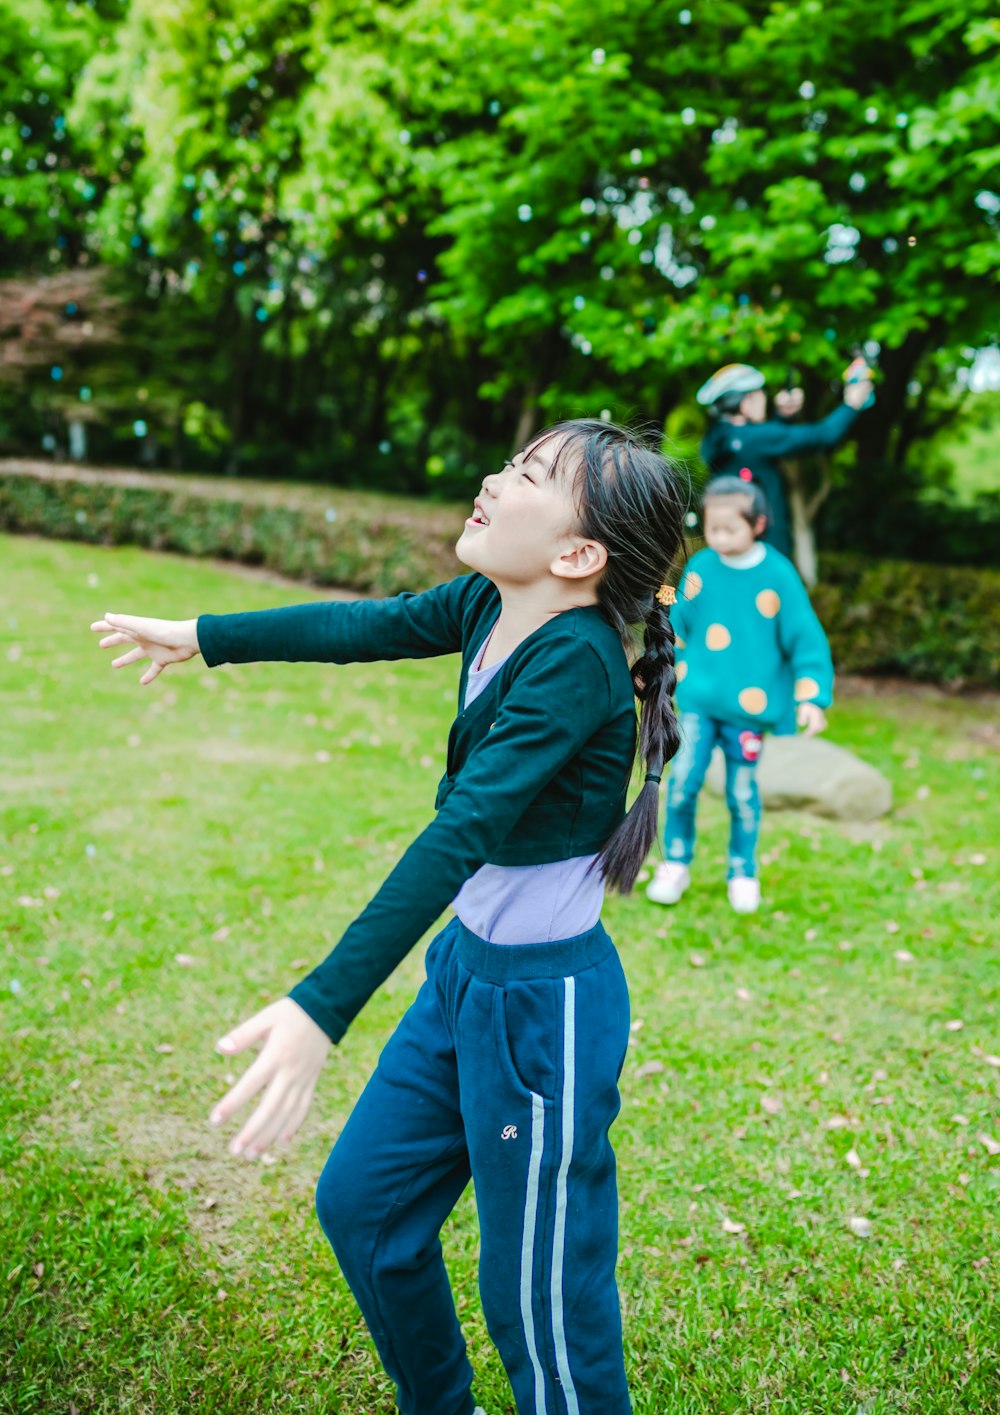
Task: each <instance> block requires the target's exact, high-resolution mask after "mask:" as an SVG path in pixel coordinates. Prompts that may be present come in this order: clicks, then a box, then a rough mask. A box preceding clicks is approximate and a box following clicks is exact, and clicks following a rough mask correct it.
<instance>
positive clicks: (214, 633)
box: [198, 575, 496, 668]
mask: <svg viewBox="0 0 1000 1415" xmlns="http://www.w3.org/2000/svg"><path fill="white" fill-rule="evenodd" d="M489 591H492V592H493V594H494V595H495V594H496V591H495V590H493V587H492V585H490V584H489V582H488V581H486V580H484V579H483V577H482V576H481V575H462V576H460V577H459V578H458V579H457V580H451V581H449V582H448V583H447V584H443V585H437V586H436V587H435V588H434V589H432V590H427V591H425V592H424V593H423V594H399V595H395V596H393V597H392V598H391V599H359V600H348V601H338V600H319V601H316V602H314V603H312V604H296V605H290V606H289V607H288V608H284V609H262V610H258V611H256V612H253V613H250V614H222V615H216V614H203V615H201V616H200V618H199V620H198V644H199V646H200V648H201V653H202V656H203V658H204V660H205V662H206V663H207V664H208V666H209V667H210V668H215V667H216V666H217V665H218V664H220V663H260V662H263V661H265V660H276V661H281V662H285V663H372V662H374V661H376V660H384V659H399V658H430V657H432V656H434V655H435V654H447V653H457V652H458V651H459V650H460V649H461V648H462V628H463V620H464V617H465V614H466V612H467V610H468V608H469V606H470V603H471V602H472V601H473V600H475V599H478V598H479V596H480V595H483V594H488V593H489Z"/></svg>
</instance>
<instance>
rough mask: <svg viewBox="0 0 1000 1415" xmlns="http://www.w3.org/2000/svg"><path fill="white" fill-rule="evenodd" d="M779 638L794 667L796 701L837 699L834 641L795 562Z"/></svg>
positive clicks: (786, 586) (821, 704) (787, 578)
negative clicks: (817, 611) (834, 690)
mask: <svg viewBox="0 0 1000 1415" xmlns="http://www.w3.org/2000/svg"><path fill="white" fill-rule="evenodd" d="M778 642H779V644H780V646H781V651H782V654H783V655H784V657H785V658H786V659H787V661H788V663H789V665H790V667H791V670H792V677H793V679H794V694H795V701H796V703H816V704H817V706H819V707H821V708H827V707H829V706H830V704H831V703H832V701H833V660H832V659H831V657H830V645H829V642H828V640H827V637H826V634H825V633H824V632H823V626H822V624H821V623H820V622H819V619H818V617H817V615H816V611H815V610H814V609H813V607H812V604H811V603H810V601H809V595H808V593H807V592H806V587H805V585H804V584H803V583H802V581H801V580H800V579H799V576H798V574H797V572H796V571H795V569H794V567H792V566H791V565H789V567H788V574H787V575H786V576H785V584H784V586H783V588H782V591H781V610H780V611H779V614H778Z"/></svg>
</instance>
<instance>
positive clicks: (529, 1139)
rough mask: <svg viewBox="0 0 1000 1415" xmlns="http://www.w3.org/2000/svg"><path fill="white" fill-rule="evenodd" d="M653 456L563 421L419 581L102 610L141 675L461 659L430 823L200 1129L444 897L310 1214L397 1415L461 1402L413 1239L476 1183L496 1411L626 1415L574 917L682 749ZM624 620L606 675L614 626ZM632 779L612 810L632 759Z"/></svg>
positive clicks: (344, 1012) (346, 1011)
mask: <svg viewBox="0 0 1000 1415" xmlns="http://www.w3.org/2000/svg"><path fill="white" fill-rule="evenodd" d="M684 510H685V497H684V495H683V493H682V490H681V484H680V478H679V476H678V473H677V471H676V469H675V468H674V467H673V466H672V465H671V464H670V463H668V462H667V461H665V460H664V458H662V457H661V456H660V455H659V454H658V453H657V452H655V451H653V450H652V449H651V448H649V447H647V446H646V445H644V443H643V442H642V440H641V439H640V438H638V437H637V436H635V435H633V434H632V433H630V432H627V431H625V430H622V429H620V428H616V427H612V426H610V425H607V424H605V423H602V422H596V421H589V420H581V421H574V422H566V423H561V424H559V425H558V426H557V427H553V428H550V429H548V430H547V431H545V432H543V433H541V434H539V436H537V437H535V438H534V439H533V440H532V441H531V442H530V443H528V444H527V446H525V447H524V448H523V449H522V450H521V451H519V452H518V453H517V454H516V455H515V456H514V457H513V458H512V460H511V461H510V462H508V463H507V464H506V465H505V466H504V467H503V469H502V470H501V471H499V472H495V473H493V474H491V475H489V476H487V477H485V478H484V480H483V484H482V490H481V491H480V493H479V495H478V496H477V497H476V500H475V505H474V510H473V514H472V515H471V516H470V517H469V519H468V520H467V521H466V523H465V527H464V529H463V531H462V534H461V537H460V539H459V541H458V545H457V552H458V556H459V558H460V560H462V561H463V562H464V563H465V564H466V565H467V566H468V567H469V569H470V570H471V571H472V573H471V574H468V575H465V576H462V577H460V578H459V579H456V580H453V581H452V582H451V583H449V584H444V585H439V586H438V587H437V588H436V589H433V590H429V591H427V593H425V594H419V595H410V594H403V595H399V596H397V597H395V598H393V599H388V600H382V601H358V602H354V603H346V604H345V603H313V604H307V605H302V606H298V607H292V608H287V609H277V610H266V611H263V612H261V613H252V614H236V615H226V616H221V617H216V616H212V615H203V616H201V617H200V618H199V619H197V620H193V619H192V620H184V621H167V620H156V619H144V618H137V617H133V616H130V615H119V614H108V615H106V616H105V618H104V619H103V620H101V621H100V622H99V623H97V624H96V625H94V628H95V629H97V630H98V631H100V632H101V633H102V634H104V635H105V637H104V638H102V640H101V643H102V646H108V647H111V646H118V645H122V644H127V645H129V648H128V651H127V652H125V653H124V654H122V655H121V656H120V657H119V658H117V659H116V660H115V666H116V667H121V666H124V665H126V664H129V663H133V662H136V661H138V660H139V659H142V658H147V657H148V658H150V659H151V660H152V662H151V664H150V665H149V666H148V667H147V668H146V670H145V671H144V673H143V675H142V678H141V680H140V681H141V682H143V683H150V682H152V681H153V680H154V679H155V678H156V677H157V675H158V674H159V673H160V672H162V670H163V669H164V668H165V667H166V666H167V665H169V664H173V663H177V662H181V661H183V660H184V659H188V658H192V657H194V656H195V655H196V654H197V653H201V654H202V655H203V657H204V659H205V662H206V663H207V664H208V665H209V666H214V665H216V664H220V663H225V662H229V663H246V662H249V661H253V660H262V659H272V660H273V659H280V660H283V661H305V660H310V661H316V660H322V661H326V662H329V663H338V664H343V663H348V662H352V661H353V662H358V661H372V660H376V659H399V658H406V657H414V658H423V657H428V656H430V655H435V654H447V653H457V652H461V654H462V669H461V675H460V679H459V692H458V716H457V717H456V718H455V721H454V723H453V724H452V728H451V733H450V737H449V741H448V759H447V769H446V772H445V775H444V777H443V778H442V780H441V783H440V786H439V788H438V793H437V801H436V810H437V814H436V816H435V818H434V819H433V820H432V821H431V823H430V824H429V825H428V826H427V828H426V829H425V830H424V831H423V832H422V833H421V834H420V835H419V836H418V838H417V839H416V840H415V841H414V842H413V844H412V845H411V846H410V847H409V849H408V850H407V851H406V853H405V854H404V855H403V857H402V858H401V859H400V861H399V863H398V864H397V865H396V867H395V868H394V869H393V871H392V873H391V874H390V875H389V877H388V879H387V880H386V881H385V883H384V884H383V885H382V887H381V889H380V890H379V891H378V893H377V894H376V896H375V898H374V899H373V900H372V901H371V903H369V904H368V906H367V907H366V908H365V909H364V910H363V912H362V913H361V914H360V915H359V916H358V918H357V919H356V920H355V922H354V923H353V924H351V925H350V927H349V928H348V929H347V931H346V933H345V934H344V936H343V938H342V939H341V941H340V942H339V943H338V945H337V946H336V948H335V949H334V950H333V952H332V953H331V954H330V955H329V957H328V958H327V959H326V960H325V961H324V962H322V963H321V964H320V965H319V966H318V967H317V968H316V969H314V971H313V972H312V973H310V974H309V976H308V977H306V978H305V979H304V980H303V981H301V982H300V983H298V984H297V985H296V986H295V987H294V988H293V989H292V991H291V994H290V995H289V996H288V997H286V998H283V999H281V1000H280V1001H278V1002H275V1003H272V1004H271V1005H270V1006H269V1007H266V1008H264V1010H263V1011H261V1012H259V1013H257V1014H256V1016H254V1017H252V1018H250V1019H249V1021H246V1022H244V1023H243V1024H242V1025H240V1026H238V1027H236V1028H235V1029H234V1030H233V1031H231V1032H230V1033H228V1034H227V1036H225V1037H223V1039H222V1041H221V1042H219V1044H218V1045H219V1048H220V1049H221V1050H222V1051H223V1052H224V1053H227V1054H232V1053H235V1052H239V1051H242V1050H244V1048H246V1047H248V1046H251V1045H255V1044H256V1045H259V1046H260V1048H261V1049H260V1053H259V1055H258V1057H257V1059H256V1061H255V1062H254V1063H253V1065H251V1066H250V1068H249V1069H248V1070H247V1071H246V1072H245V1073H244V1075H243V1076H242V1078H241V1079H240V1080H239V1081H237V1083H236V1084H235V1085H234V1086H233V1088H232V1089H231V1090H230V1091H229V1093H228V1094H227V1095H226V1096H225V1097H224V1098H223V1099H222V1100H221V1101H220V1102H219V1103H218V1105H217V1106H216V1107H215V1110H214V1111H213V1114H212V1119H213V1120H214V1121H215V1123H217V1124H221V1123H223V1122H224V1121H226V1120H228V1119H229V1118H230V1117H231V1116H232V1115H234V1114H235V1113H236V1112H237V1111H238V1110H239V1109H240V1108H241V1107H242V1106H244V1105H245V1104H246V1103H247V1102H248V1101H250V1100H251V1098H252V1097H254V1096H256V1095H257V1094H258V1093H259V1092H261V1091H263V1097H262V1099H261V1100H260V1102H259V1104H258V1105H257V1107H256V1110H255V1111H254V1112H253V1114H252V1115H251V1116H250V1118H249V1119H248V1120H246V1122H245V1123H244V1124H243V1126H242V1129H241V1130H240V1131H239V1133H238V1134H237V1135H236V1136H235V1138H234V1139H233V1140H232V1142H231V1145H230V1149H231V1150H232V1152H233V1153H234V1154H243V1155H245V1156H247V1157H253V1156H257V1155H260V1154H261V1153H262V1152H264V1151H265V1150H266V1149H267V1148H268V1146H270V1145H271V1144H272V1143H274V1142H276V1141H285V1140H288V1139H290V1138H291V1136H292V1134H293V1133H294V1132H295V1130H296V1129H297V1128H298V1126H299V1125H300V1124H301V1122H302V1120H303V1118H304V1116H305V1114H306V1111H307V1110H308V1107H309V1104H310V1101H311V1098H312V1093H313V1090H314V1087H315V1085H316V1081H317V1078H318V1075H319V1073H320V1070H321V1067H322V1065H323V1062H324V1059H325V1056H326V1054H327V1051H328V1049H329V1047H330V1044H331V1043H335V1042H339V1041H340V1039H341V1038H342V1037H343V1035H344V1032H345V1031H346V1029H347V1027H348V1025H349V1024H350V1022H351V1020H352V1019H353V1018H354V1016H355V1015H356V1014H357V1012H358V1011H359V1010H360V1008H361V1007H362V1006H363V1005H364V1003H365V1001H366V1000H367V999H368V997H369V996H370V995H371V994H372V992H373V991H374V990H375V989H376V988H377V987H378V986H379V985H380V984H381V983H382V982H383V981H384V979H385V978H386V977H387V976H388V974H389V973H390V972H391V970H392V969H393V968H394V967H395V966H396V964H397V963H398V962H399V961H400V960H401V959H402V958H403V957H404V956H405V954H406V953H407V952H408V951H409V950H410V949H411V948H412V947H413V946H414V944H416V943H417V942H418V940H419V939H420V937H421V935H422V934H423V933H424V932H425V930H426V929H427V928H428V927H429V926H430V925H431V924H432V923H433V922H434V920H435V919H437V917H438V916H439V915H440V914H441V912H442V910H443V909H445V908H446V907H447V905H448V904H451V905H452V907H453V909H454V917H453V918H452V919H451V920H450V921H449V922H448V923H447V924H446V925H445V927H444V929H443V930H442V931H441V932H440V933H439V934H438V935H437V937H436V938H435V939H434V941H433V942H432V943H431V945H430V947H429V949H428V952H427V956H426V969H427V980H426V982H425V983H424V984H423V986H422V987H421V989H420V991H419V993H418V995H417V997H416V1000H415V1001H414V1003H413V1004H412V1006H411V1007H410V1009H409V1011H408V1012H407V1013H406V1014H405V1016H404V1017H403V1019H402V1021H401V1022H400V1024H399V1026H398V1028H397V1029H396V1031H395V1033H394V1034H393V1035H392V1037H390V1039H389V1041H388V1043H387V1045H386V1047H385V1049H384V1050H383V1052H382V1055H381V1057H380V1059H379V1063H378V1067H377V1069H376V1071H375V1073H374V1075H373V1076H372V1078H371V1080H370V1081H369V1082H368V1085H367V1086H366V1088H365V1090H364V1092H363V1094H362V1096H361V1097H360V1099H359V1100H358V1102H357V1105H356V1106H355V1109H354V1111H353V1113H352V1114H351V1116H350V1118H349V1119H348V1121H347V1124H346V1126H345V1127H344V1130H343V1132H342V1134H341V1136H340V1138H339V1139H338V1141H337V1144H336V1145H335V1147H334V1150H333V1153H332V1154H331V1156H330V1159H329V1160H328V1162H327V1165H326V1168H325V1169H324V1171H323V1174H322V1177H321V1179H320V1181H319V1187H318V1192H317V1207H318V1211H319V1217H320V1222H321V1223H322V1225H323V1228H324V1230H325V1232H326V1234H327V1236H328V1238H329V1239H330V1242H331V1244H332V1245H333V1248H334V1251H335V1253H336V1255H337V1258H338V1260H339V1262H340V1265H341V1268H342V1270H343V1272H344V1275H345V1277H346V1278H347V1281H348V1283H349V1284H350V1286H351V1289H352V1291H353V1292H354V1294H355V1297H356V1298H357V1300H358V1303H359V1305H360V1307H361V1310H362V1312H363V1314H364V1316H365V1319H366V1321H367V1323H368V1328H369V1331H370V1332H371V1335H372V1338H373V1340H374V1341H375V1344H376V1346H377V1347H378V1351H379V1355H380V1356H381V1358H382V1361H383V1363H384V1365H385V1368H386V1370H387V1371H388V1372H389V1374H390V1375H391V1377H392V1379H393V1380H394V1381H395V1383H396V1388H397V1399H398V1404H399V1408H400V1410H401V1411H402V1412H403V1415H474V1411H475V1409H477V1408H478V1407H475V1402H474V1398H473V1395H472V1370H471V1367H470V1365H469V1362H468V1359H467V1356H466V1349H465V1342H464V1340H463V1337H462V1334H461V1330H460V1328H459V1324H458V1318H457V1315H456V1312H455V1304H454V1301H453V1298H452V1294H451V1290H450V1286H449V1283H448V1278H447V1275H446V1272H445V1267H444V1262H443V1259H442V1255H441V1245H440V1241H439V1236H438V1235H439V1231H440V1229H441V1227H442V1225H443V1223H444V1221H445V1219H446V1218H447V1216H448V1215H449V1213H450V1212H451V1210H452V1208H453V1207H454V1205H455V1203H456V1202H457V1200H458V1198H459V1195H460V1194H461V1193H462V1191H463V1189H464V1188H465V1187H466V1185H467V1183H468V1182H469V1179H470V1177H471V1178H472V1179H473V1180H474V1182H475V1190H476V1203H477V1207H478V1211H479V1219H480V1227H481V1231H482V1243H481V1260H480V1291H481V1295H482V1301H483V1307H484V1311H485V1315H486V1321H487V1325H488V1328H489V1331H490V1335H491V1336H492V1338H493V1340H494V1342H495V1343H496V1346H497V1348H498V1350H499V1353H500V1356H501V1358H502V1360H503V1363H504V1366H505V1368H506V1370H507V1374H508V1376H509V1378H510V1382H511V1386H512V1388H513V1392H514V1399H515V1402H516V1405H517V1409H518V1411H520V1412H522V1415H528V1412H532V1415H557V1412H558V1413H559V1415H563V1412H569V1415H629V1410H630V1401H629V1395H628V1389H627V1385H626V1379H625V1369H624V1360H623V1353H622V1338H621V1318H620V1312H619V1304H618V1293H617V1288H616V1286H615V1259H616V1252H617V1197H616V1185H615V1159H614V1152H613V1150H612V1148H611V1144H610V1141H609V1138H608V1132H609V1130H610V1127H611V1124H612V1122H613V1121H614V1118H615V1116H616V1115H617V1112H618V1108H619V1096H618V1085H617V1083H618V1076H619V1074H620V1071H621V1067H622V1064H623V1061H624V1058H625V1051H626V1046H627V1044H628V1035H629V1004H628V992H627V988H626V984H625V979H624V975H623V973H622V968H621V964H620V962H619V960H618V955H617V953H616V951H615V948H614V945H613V944H612V942H611V939H610V938H609V936H608V934H607V933H606V932H605V930H604V928H603V926H602V924H601V921H600V912H601V906H602V902H603V896H604V890H605V887H606V886H610V887H612V888H615V889H618V890H621V891H628V890H629V889H630V888H631V886H632V885H633V883H634V882H635V879H636V876H637V874H638V872H639V869H640V867H641V865H642V863H643V861H644V859H645V857H646V854H647V852H648V850H649V847H650V845H651V844H652V842H653V840H654V839H655V836H656V830H657V805H658V782H659V780H660V777H661V775H662V772H663V767H664V765H665V763H666V762H667V761H668V760H669V758H670V757H671V756H672V755H673V752H674V751H675V749H676V747H677V743H678V733H677V724H676V721H675V719H674V713H673V707H672V705H671V694H672V692H673V687H674V683H675V677H674V665H673V631H672V628H671V625H670V619H669V616H668V613H667V609H666V606H665V604H664V603H663V602H662V601H663V599H664V598H665V596H662V595H661V597H660V599H659V600H658V599H657V591H658V589H659V587H660V585H661V582H662V581H663V579H664V576H665V573H666V571H667V570H668V568H669V567H670V565H671V562H672V561H673V559H674V556H675V554H676V553H677V551H678V549H679V548H680V545H681V537H682V525H683V515H684ZM638 623H643V624H644V625H645V636H644V643H643V646H642V650H641V652H639V654H638V657H637V658H636V659H635V662H634V663H632V665H631V667H630V663H629V654H630V651H631V647H632V640H631V634H632V628H631V626H633V625H635V624H638ZM636 696H638V697H639V699H640V704H641V714H640V724H639V733H638V737H639V747H640V750H641V755H642V757H643V760H644V768H645V780H644V783H643V785H642V787H641V789H640V791H639V793H638V797H637V799H636V801H635V802H634V804H633V805H632V807H631V809H630V810H629V811H628V812H627V813H626V790H627V787H628V783H629V779H630V776H631V773H632V767H633V759H634V756H635V751H636V715H635V698H636Z"/></svg>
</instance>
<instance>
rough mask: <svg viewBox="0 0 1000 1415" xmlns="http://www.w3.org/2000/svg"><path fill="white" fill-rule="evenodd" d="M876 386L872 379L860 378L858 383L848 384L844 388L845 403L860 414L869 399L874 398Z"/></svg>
mask: <svg viewBox="0 0 1000 1415" xmlns="http://www.w3.org/2000/svg"><path fill="white" fill-rule="evenodd" d="M873 391H874V384H873V383H872V381H871V379H870V378H860V379H858V381H857V383H848V384H846V385H845V387H844V402H845V403H846V404H847V406H848V407H849V408H854V410H855V411H856V412H859V411H860V410H861V409H862V408H863V407H864V406H865V404H866V403H867V402H868V399H869V398H870V397H871V396H872V393H873Z"/></svg>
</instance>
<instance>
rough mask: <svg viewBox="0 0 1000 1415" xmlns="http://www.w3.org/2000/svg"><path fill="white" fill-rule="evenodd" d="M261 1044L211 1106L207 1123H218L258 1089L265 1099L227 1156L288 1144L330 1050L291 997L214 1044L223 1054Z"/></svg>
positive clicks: (325, 1038)
mask: <svg viewBox="0 0 1000 1415" xmlns="http://www.w3.org/2000/svg"><path fill="white" fill-rule="evenodd" d="M261 1042H262V1043H263V1046H262V1047H261V1051H260V1055H259V1056H258V1057H257V1059H256V1061H254V1062H253V1063H252V1065H251V1066H249V1067H248V1068H247V1070H246V1071H244V1073H243V1075H242V1076H241V1077H240V1079H239V1080H238V1081H237V1082H236V1085H235V1086H233V1088H232V1090H231V1091H229V1092H228V1093H227V1094H226V1095H225V1096H223V1098H222V1100H221V1101H220V1102H219V1104H218V1105H217V1106H216V1107H215V1108H214V1110H213V1111H212V1114H211V1116H210V1119H211V1121H212V1124H213V1125H221V1124H222V1123H223V1122H224V1121H226V1120H228V1119H229V1117H230V1116H231V1115H235V1114H236V1112H237V1111H238V1110H240V1109H241V1108H242V1107H243V1106H244V1105H246V1103H247V1101H249V1100H252V1099H253V1097H254V1096H255V1095H256V1094H257V1092H258V1091H261V1090H263V1092H264V1096H263V1099H262V1100H261V1102H260V1104H259V1105H258V1106H257V1109H256V1110H255V1111H254V1113H253V1114H252V1115H251V1116H250V1119H249V1120H248V1121H247V1122H246V1124H245V1125H244V1126H243V1129H242V1130H241V1131H240V1132H239V1134H238V1135H237V1136H236V1138H235V1139H234V1140H232V1141H231V1142H230V1145H229V1152H230V1154H233V1155H246V1157H247V1158H248V1159H255V1158H256V1157H257V1156H258V1155H261V1154H263V1153H264V1151H265V1150H266V1149H267V1148H268V1146H270V1145H273V1144H274V1142H275V1141H276V1140H280V1141H282V1142H285V1141H288V1140H290V1139H291V1138H292V1136H293V1135H294V1134H295V1132H296V1130H298V1128H299V1126H300V1125H301V1124H302V1122H303V1120H304V1119H305V1117H306V1112H307V1111H308V1110H309V1105H310V1102H311V1101H312V1098H313V1091H314V1090H315V1089H316V1082H317V1080H318V1079H319V1073H320V1072H321V1071H322V1069H323V1062H324V1061H325V1060H326V1054H327V1052H328V1051H329V1050H330V1045H331V1043H330V1038H329V1037H328V1036H327V1035H326V1033H325V1032H324V1031H323V1029H322V1027H319V1026H317V1025H316V1023H315V1022H314V1021H313V1020H312V1018H311V1017H310V1016H308V1015H307V1014H306V1013H305V1012H303V1011H302V1008H301V1007H299V1005H298V1003H296V1002H293V1001H292V999H291V998H290V997H283V998H281V999H280V1000H279V1001H278V1002H272V1003H271V1005H270V1006H269V1007H265V1008H264V1010H263V1011H262V1012H258V1013H257V1014H256V1015H255V1016H253V1017H251V1018H249V1019H248V1020H247V1021H246V1022H242V1023H241V1024H240V1026H238V1027H234V1029H233V1030H232V1031H231V1032H229V1033H227V1035H226V1036H224V1037H223V1038H222V1040H221V1041H220V1042H219V1043H218V1049H219V1051H221V1052H223V1053H224V1055H226V1056H233V1055H234V1054H235V1053H236V1052H240V1051H244V1050H245V1049H246V1048H247V1047H248V1046H252V1045H254V1043H261Z"/></svg>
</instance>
